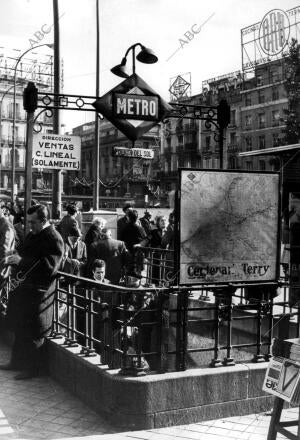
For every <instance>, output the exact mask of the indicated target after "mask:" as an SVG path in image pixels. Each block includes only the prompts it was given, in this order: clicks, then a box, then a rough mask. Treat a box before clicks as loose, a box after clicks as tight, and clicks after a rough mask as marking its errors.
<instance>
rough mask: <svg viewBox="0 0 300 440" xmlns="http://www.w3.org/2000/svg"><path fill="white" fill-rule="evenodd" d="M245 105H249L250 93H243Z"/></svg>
mask: <svg viewBox="0 0 300 440" xmlns="http://www.w3.org/2000/svg"><path fill="white" fill-rule="evenodd" d="M245 105H246V106H248V105H251V95H250V93H246V95H245Z"/></svg>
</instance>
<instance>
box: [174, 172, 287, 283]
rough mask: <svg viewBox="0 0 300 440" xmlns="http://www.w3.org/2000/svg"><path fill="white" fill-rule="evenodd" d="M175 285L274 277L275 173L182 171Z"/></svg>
mask: <svg viewBox="0 0 300 440" xmlns="http://www.w3.org/2000/svg"><path fill="white" fill-rule="evenodd" d="M179 210H180V215H179V218H180V237H179V242H180V244H179V270H180V272H179V283H180V284H184V285H187V284H188V285H189V284H208V283H214V284H215V283H232V282H245V283H249V282H266V281H276V280H277V279H278V273H279V271H278V269H279V258H278V257H279V174H278V173H271V172H270V173H254V172H253V173H247V172H241V171H238V172H233V171H219V170H218V171H217V170H216V171H215V170H193V169H186V170H184V169H182V170H180V208H179Z"/></svg>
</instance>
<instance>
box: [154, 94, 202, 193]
mask: <svg viewBox="0 0 300 440" xmlns="http://www.w3.org/2000/svg"><path fill="white" fill-rule="evenodd" d="M201 100H202V96H201V95H196V96H193V97H190V98H184V99H183V100H181V101H180V102H181V103H189V104H199V103H200V102H201ZM162 133H163V136H162V143H161V149H160V154H161V171H160V173H159V178H160V181H161V187H162V190H163V192H164V193H168V192H170V191H173V190H174V189H176V185H177V175H178V167H195V168H197V167H200V166H201V155H200V149H201V145H200V123H199V121H198V120H193V119H185V118H169V119H168V121H167V122H166V123H164V126H163V130H162Z"/></svg>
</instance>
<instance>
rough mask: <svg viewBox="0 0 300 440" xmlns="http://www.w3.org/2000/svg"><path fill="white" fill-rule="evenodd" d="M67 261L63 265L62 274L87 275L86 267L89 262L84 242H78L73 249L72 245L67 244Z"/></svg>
mask: <svg viewBox="0 0 300 440" xmlns="http://www.w3.org/2000/svg"><path fill="white" fill-rule="evenodd" d="M64 254H65V256H66V257H65V260H64V261H63V263H62V268H61V270H62V272H66V273H70V274H72V275H79V276H84V275H85V265H86V262H87V251H86V245H85V243H84V242H83V241H81V240H78V242H77V244H76V247H75V248H73V249H72V248H71V246H70V243H69V244H67V243H65V252H64Z"/></svg>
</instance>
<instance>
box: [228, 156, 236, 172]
mask: <svg viewBox="0 0 300 440" xmlns="http://www.w3.org/2000/svg"><path fill="white" fill-rule="evenodd" d="M229 169H230V170H235V169H236V158H235V157H230V158H229Z"/></svg>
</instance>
